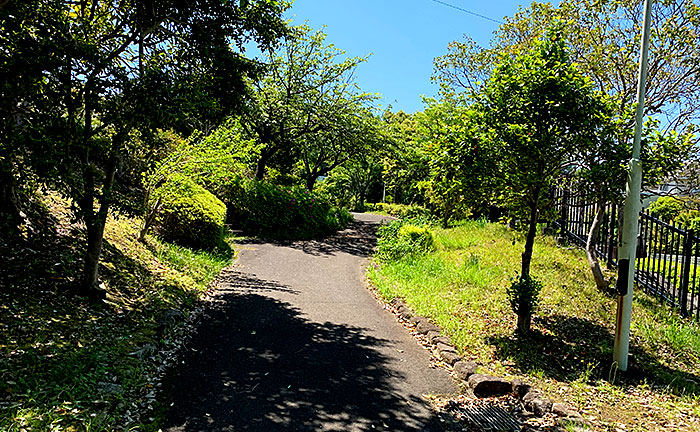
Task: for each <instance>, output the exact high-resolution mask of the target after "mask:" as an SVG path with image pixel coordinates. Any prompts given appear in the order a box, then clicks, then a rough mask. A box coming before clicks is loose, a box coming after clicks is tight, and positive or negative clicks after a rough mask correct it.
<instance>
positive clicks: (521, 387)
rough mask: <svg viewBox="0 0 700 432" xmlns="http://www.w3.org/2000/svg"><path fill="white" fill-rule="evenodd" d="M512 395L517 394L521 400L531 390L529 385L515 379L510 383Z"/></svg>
mask: <svg viewBox="0 0 700 432" xmlns="http://www.w3.org/2000/svg"><path fill="white" fill-rule="evenodd" d="M512 385H513V393H515V394H517V395H518V397H520V398H521V399H522V398H523V397H524V396H525V395H526V394H528V393H529V392H530V390H532V386H530V384H526V383H525V381H523V380H519V379H516V380H514V381H513V382H512Z"/></svg>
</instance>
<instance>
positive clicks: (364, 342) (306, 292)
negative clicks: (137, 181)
mask: <svg viewBox="0 0 700 432" xmlns="http://www.w3.org/2000/svg"><path fill="white" fill-rule="evenodd" d="M381 220H382V218H381V217H380V216H376V215H366V214H358V215H356V222H355V223H353V224H352V225H351V227H350V228H349V229H347V230H345V231H343V232H341V233H338V234H336V235H334V236H332V237H329V238H327V239H323V240H315V241H304V242H290V243H271V242H263V241H257V240H250V241H246V242H243V243H242V244H241V245H240V251H239V259H238V261H237V263H236V265H235V266H234V267H232V268H230V269H228V270H227V271H226V273H225V274H224V278H223V283H222V286H221V288H220V289H219V290H218V292H217V293H216V295H215V298H214V301H213V302H212V306H211V307H210V308H209V309H208V310H207V312H206V313H205V314H204V315H203V316H202V317H201V318H200V323H199V325H198V327H197V333H196V334H195V336H194V337H193V338H192V340H191V342H190V343H189V344H188V345H187V346H186V348H185V352H184V354H183V358H182V362H180V363H179V364H178V365H177V366H176V367H174V368H173V370H172V371H171V373H170V374H169V376H168V378H167V379H166V381H165V386H164V392H163V396H162V398H161V402H162V403H163V404H164V406H166V408H167V411H166V413H165V418H164V421H163V423H162V425H161V426H162V429H163V430H164V431H186V432H190V431H377V430H388V431H440V430H442V428H441V427H440V422H439V420H438V419H437V417H436V416H435V415H434V414H433V413H432V412H431V410H430V408H429V406H428V404H427V402H426V401H425V399H424V397H423V395H427V394H448V393H454V392H456V391H457V389H456V387H455V385H454V383H453V382H452V380H451V379H450V377H449V376H448V375H447V373H446V372H445V371H444V370H443V369H440V368H437V369H433V368H430V367H429V354H428V353H427V352H426V351H425V350H424V349H423V348H422V347H421V346H419V345H418V344H417V343H416V341H415V340H414V339H413V338H412V336H411V335H410V334H409V333H408V332H407V331H406V329H405V328H404V327H402V326H401V325H400V324H398V323H397V322H396V319H395V317H394V315H393V314H391V313H390V312H388V311H386V310H384V309H383V308H382V306H381V305H380V304H379V303H378V302H377V301H376V299H375V298H374V297H373V296H372V294H371V293H370V292H369V291H368V290H367V289H366V287H365V276H364V274H365V269H366V265H367V263H368V255H369V254H370V253H371V250H372V248H373V247H374V245H375V242H376V237H375V232H376V228H377V226H378V224H379V223H380V221H381Z"/></svg>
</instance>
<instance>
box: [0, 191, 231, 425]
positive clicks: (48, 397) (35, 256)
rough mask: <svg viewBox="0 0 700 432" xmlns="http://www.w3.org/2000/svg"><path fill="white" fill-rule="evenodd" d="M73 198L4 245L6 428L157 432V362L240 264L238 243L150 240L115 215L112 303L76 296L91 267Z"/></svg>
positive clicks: (48, 200) (0, 345)
mask: <svg viewBox="0 0 700 432" xmlns="http://www.w3.org/2000/svg"><path fill="white" fill-rule="evenodd" d="M69 215H70V213H69V212H68V203H67V202H65V201H63V200H61V199H60V198H59V197H57V196H55V195H51V194H48V195H47V196H44V197H43V198H42V199H41V202H39V203H37V205H36V208H35V209H34V213H33V214H31V215H30V216H31V218H30V220H32V224H33V225H32V226H31V228H29V227H26V229H25V232H24V233H22V235H21V236H13V237H7V238H3V239H2V241H1V242H0V257H1V258H2V261H3V263H5V265H4V266H3V268H2V271H1V273H0V277H1V279H0V283H1V284H2V287H3V289H2V290H0V430H2V431H8V432H15V431H16V432H21V431H76V432H77V431H86V432H87V431H113V430H141V429H148V426H147V425H146V424H147V423H148V422H149V419H148V418H141V416H140V415H141V414H142V413H148V412H149V411H150V410H151V409H152V408H154V404H155V394H156V390H157V385H158V384H157V374H158V367H159V365H161V364H162V363H163V362H165V361H167V358H166V357H167V356H168V355H169V354H168V353H169V352H170V351H171V348H173V347H174V345H175V344H177V343H178V342H177V341H178V337H177V333H178V332H179V331H180V330H178V328H179V327H178V326H177V325H175V326H169V325H168V326H164V325H163V316H164V314H166V313H167V312H168V311H171V312H172V311H178V313H177V314H176V315H177V316H181V318H180V320H182V318H184V316H186V315H187V314H188V313H189V311H190V310H191V309H192V307H193V305H194V304H195V303H196V301H197V299H198V298H199V297H200V295H201V293H202V292H203V291H204V290H205V289H206V288H207V286H208V285H209V283H210V282H211V281H212V280H213V278H214V277H215V276H216V275H217V274H218V273H219V272H220V270H221V269H222V268H223V267H225V266H227V265H229V264H230V263H231V261H232V259H233V252H232V250H231V247H230V245H231V239H230V238H229V239H228V240H227V243H226V244H222V245H221V246H220V248H219V249H218V250H217V251H214V252H204V251H192V250H189V249H186V248H182V247H179V246H176V245H171V244H167V243H163V242H161V241H159V240H158V239H157V238H153V237H149V238H148V239H147V242H146V243H145V244H144V243H141V242H138V241H137V240H136V237H137V234H138V228H139V221H138V220H137V219H134V218H129V217H123V216H122V217H115V218H110V220H109V221H108V224H107V227H106V230H105V245H104V250H103V257H102V264H101V268H100V275H101V279H102V281H103V283H104V287H105V289H106V290H107V295H108V297H107V300H106V301H105V302H102V303H97V304H95V303H91V302H88V301H87V300H86V299H83V298H81V297H77V296H75V295H73V292H74V288H73V286H74V285H75V281H76V279H77V277H76V275H78V274H79V273H78V272H79V270H80V263H81V261H80V260H81V246H82V242H81V239H82V238H83V233H82V232H81V229H80V226H78V225H75V224H73V223H71V221H70V219H69Z"/></svg>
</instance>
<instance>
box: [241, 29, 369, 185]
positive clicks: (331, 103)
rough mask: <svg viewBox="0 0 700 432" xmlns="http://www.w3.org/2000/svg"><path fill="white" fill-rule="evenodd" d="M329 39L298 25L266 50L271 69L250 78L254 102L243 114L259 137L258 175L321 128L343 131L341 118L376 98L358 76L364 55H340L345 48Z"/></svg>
mask: <svg viewBox="0 0 700 432" xmlns="http://www.w3.org/2000/svg"><path fill="white" fill-rule="evenodd" d="M325 39H326V35H325V33H323V32H322V31H320V30H319V31H315V32H314V31H312V30H311V28H309V27H308V26H300V27H295V28H294V29H293V31H292V32H291V34H289V35H286V36H285V37H284V39H283V42H282V44H281V46H280V47H277V48H272V47H271V48H270V49H268V50H267V51H266V52H265V57H264V61H265V63H267V65H268V67H267V73H266V74H265V75H264V77H263V78H262V79H260V80H257V81H254V82H253V83H252V87H253V88H254V95H255V99H254V103H252V104H251V107H250V109H249V110H248V111H247V112H246V114H245V116H244V118H243V119H242V124H243V126H244V127H245V128H246V129H247V130H248V133H249V135H250V136H251V137H255V139H256V140H257V141H258V143H259V148H260V150H259V151H260V156H259V159H258V163H257V167H256V178H258V179H263V178H264V177H265V171H266V169H267V167H268V165H269V164H270V162H271V161H272V160H273V158H274V157H276V156H279V155H280V154H284V153H287V154H290V155H292V156H294V153H295V152H297V151H298V150H299V146H300V144H301V142H302V141H303V140H306V143H307V144H309V143H311V142H312V141H313V140H314V135H315V134H319V133H324V134H332V135H334V136H336V137H337V136H340V135H341V134H342V132H343V128H344V127H345V126H346V124H345V123H346V121H345V120H342V121H339V119H342V118H344V116H347V115H351V116H352V115H356V110H357V109H358V107H361V106H362V105H363V104H364V103H366V102H368V101H370V100H372V99H373V98H374V96H372V95H370V94H367V93H362V92H360V91H359V90H358V89H357V86H356V85H355V82H354V70H355V68H356V67H357V66H358V65H359V64H360V63H362V62H364V61H365V60H366V58H360V57H350V58H346V59H342V57H343V55H344V54H345V53H344V51H342V50H340V49H338V48H336V47H334V46H333V45H326V42H325ZM336 127H337V128H339V130H335V131H334V128H336ZM326 136H327V135H326ZM316 143H318V141H317V142H316ZM309 163H310V166H309V175H313V171H314V169H313V167H312V166H311V165H313V162H311V161H309Z"/></svg>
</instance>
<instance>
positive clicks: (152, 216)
mask: <svg viewBox="0 0 700 432" xmlns="http://www.w3.org/2000/svg"><path fill="white" fill-rule="evenodd" d="M159 210H160V198H158V199H157V200H156V202H155V203H154V204H153V207H151V208H150V209H149V210H148V212H147V213H146V216H144V217H143V226H142V227H141V230H140V231H139V238H138V240H139V241H140V242H143V241H145V240H146V234H148V232H149V231H150V230H151V227H152V226H153V222H155V220H156V216H158V211H159Z"/></svg>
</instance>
